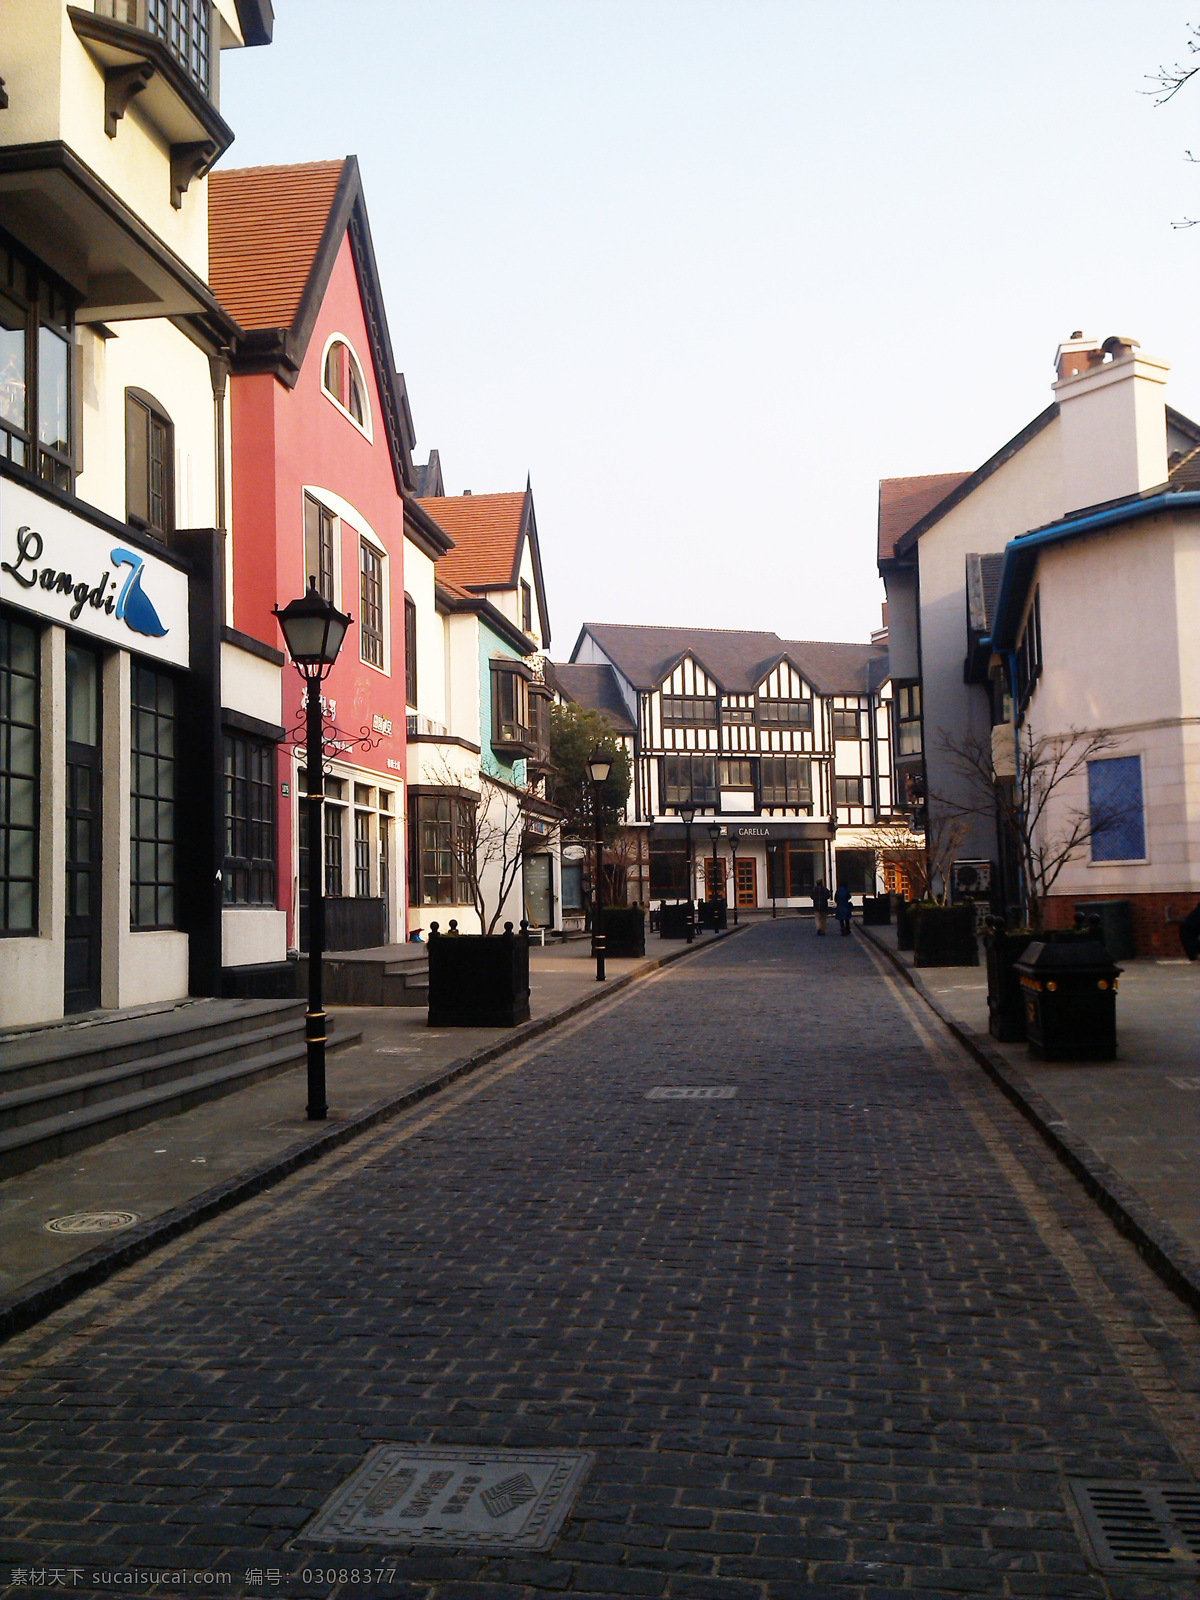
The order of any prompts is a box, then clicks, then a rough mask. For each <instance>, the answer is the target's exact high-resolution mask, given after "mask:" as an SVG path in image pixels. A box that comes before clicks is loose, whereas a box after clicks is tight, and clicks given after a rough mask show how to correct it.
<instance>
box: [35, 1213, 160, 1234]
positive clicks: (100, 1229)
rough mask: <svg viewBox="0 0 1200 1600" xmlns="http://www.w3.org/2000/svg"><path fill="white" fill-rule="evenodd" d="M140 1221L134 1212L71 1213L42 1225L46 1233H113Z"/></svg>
mask: <svg viewBox="0 0 1200 1600" xmlns="http://www.w3.org/2000/svg"><path fill="white" fill-rule="evenodd" d="M138 1221H140V1218H139V1217H138V1214H137V1212H136V1211H73V1212H71V1214H70V1216H67V1217H53V1218H51V1220H50V1221H49V1222H44V1223H43V1224H42V1226H43V1228H45V1230H46V1232H47V1233H113V1232H115V1231H116V1230H117V1229H118V1228H132V1227H133V1225H134V1223H135V1222H138Z"/></svg>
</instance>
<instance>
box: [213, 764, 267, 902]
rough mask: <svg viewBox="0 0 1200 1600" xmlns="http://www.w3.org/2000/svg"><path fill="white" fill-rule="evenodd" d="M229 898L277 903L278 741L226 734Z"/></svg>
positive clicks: (225, 879)
mask: <svg viewBox="0 0 1200 1600" xmlns="http://www.w3.org/2000/svg"><path fill="white" fill-rule="evenodd" d="M222 882H223V884H224V892H225V903H226V904H227V905H233V906H273V905H274V904H275V746H274V745H273V744H269V743H268V742H267V741H266V740H264V739H252V738H249V737H247V736H246V735H245V734H241V733H227V734H226V735H225V866H224V869H223V872H222Z"/></svg>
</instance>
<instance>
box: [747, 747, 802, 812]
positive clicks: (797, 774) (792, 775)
mask: <svg viewBox="0 0 1200 1600" xmlns="http://www.w3.org/2000/svg"><path fill="white" fill-rule="evenodd" d="M759 798H760V800H761V802H762V804H763V805H764V806H810V805H812V762H811V761H810V760H809V759H808V757H807V756H763V757H762V758H761V759H760V761H759Z"/></svg>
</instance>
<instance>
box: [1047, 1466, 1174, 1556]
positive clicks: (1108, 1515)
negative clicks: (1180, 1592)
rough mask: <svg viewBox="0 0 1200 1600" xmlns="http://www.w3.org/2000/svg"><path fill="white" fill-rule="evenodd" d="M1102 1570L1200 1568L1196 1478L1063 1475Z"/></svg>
mask: <svg viewBox="0 0 1200 1600" xmlns="http://www.w3.org/2000/svg"><path fill="white" fill-rule="evenodd" d="M1067 1487H1068V1488H1069V1489H1070V1491H1071V1494H1072V1496H1073V1497H1074V1500H1075V1504H1076V1506H1077V1507H1078V1509H1079V1515H1080V1518H1081V1519H1082V1521H1083V1526H1084V1529H1085V1530H1086V1532H1087V1536H1088V1540H1089V1541H1090V1543H1091V1546H1092V1553H1093V1556H1094V1558H1095V1562H1096V1565H1097V1566H1098V1567H1099V1568H1100V1570H1101V1571H1102V1572H1166V1573H1175V1572H1200V1484H1194V1483H1143V1482H1142V1481H1141V1480H1140V1479H1137V1478H1133V1479H1125V1480H1114V1479H1108V1478H1068V1479H1067Z"/></svg>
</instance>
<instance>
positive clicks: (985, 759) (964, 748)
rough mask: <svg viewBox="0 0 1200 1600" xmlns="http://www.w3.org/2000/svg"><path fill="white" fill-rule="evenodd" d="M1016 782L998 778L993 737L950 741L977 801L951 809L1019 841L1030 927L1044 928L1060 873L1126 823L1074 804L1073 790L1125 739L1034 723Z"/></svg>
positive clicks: (948, 747) (946, 745) (1021, 746)
mask: <svg viewBox="0 0 1200 1600" xmlns="http://www.w3.org/2000/svg"><path fill="white" fill-rule="evenodd" d="M1014 743H1015V766H1016V777H1015V780H1008V781H1005V780H1003V779H1001V780H999V781H998V780H997V778H996V775H995V769H994V766H993V756H992V741H991V739H990V737H988V736H986V735H971V736H969V737H967V738H964V739H959V740H955V739H951V738H949V737H946V736H943V738H942V739H941V741H940V745H941V749H942V751H943V752H944V753H945V754H946V755H947V756H949V757H950V760H951V762H952V764H953V765H954V767H955V768H956V769H957V771H958V772H959V773H960V774H961V775H962V776H963V777H964V778H966V780H967V782H968V784H969V786H970V789H971V792H972V795H973V800H972V801H971V802H970V803H968V804H966V805H965V806H964V805H961V804H957V803H956V802H950V801H945V800H943V801H942V804H943V805H945V806H950V807H951V812H953V809H955V808H956V809H957V810H958V811H959V812H962V811H967V812H971V813H974V814H975V815H979V816H988V817H997V818H998V819H999V822H1000V826H1001V827H1002V828H1003V830H1004V832H1005V834H1006V835H1007V837H1008V838H1009V839H1011V840H1012V841H1013V844H1014V846H1015V848H1016V853H1017V860H1018V864H1019V867H1020V873H1021V887H1022V892H1023V899H1024V901H1025V908H1026V915H1027V916H1028V919H1029V926H1030V927H1031V928H1032V929H1033V930H1034V932H1035V933H1037V932H1040V931H1041V928H1042V915H1043V910H1044V906H1045V901H1046V898H1047V896H1048V895H1049V893H1050V891H1051V889H1052V888H1053V887H1054V884H1055V882H1056V881H1057V879H1058V876H1059V874H1060V873H1061V872H1062V870H1063V868H1064V867H1065V866H1066V865H1067V862H1068V861H1071V860H1072V859H1073V858H1074V857H1075V856H1077V855H1078V854H1079V852H1080V851H1081V850H1082V849H1083V848H1084V847H1085V845H1087V844H1088V843H1089V841H1090V840H1091V839H1093V838H1094V837H1095V836H1096V834H1098V833H1102V832H1104V831H1105V830H1106V829H1108V828H1111V827H1113V826H1114V825H1116V824H1117V823H1119V822H1120V821H1122V820H1123V813H1121V812H1120V811H1119V810H1118V809H1116V808H1112V807H1107V808H1095V809H1093V808H1092V807H1091V806H1087V805H1085V806H1080V805H1077V804H1074V803H1073V802H1072V801H1071V799H1070V790H1071V789H1072V788H1076V787H1077V786H1078V784H1079V782H1080V780H1086V776H1087V765H1088V762H1089V761H1095V760H1096V759H1097V757H1099V756H1103V755H1104V754H1105V753H1106V752H1108V751H1110V750H1113V749H1115V748H1116V747H1117V745H1118V744H1119V743H1120V741H1119V740H1118V739H1117V738H1116V736H1115V735H1114V734H1112V733H1109V732H1108V731H1107V730H1105V729H1101V730H1099V731H1097V732H1093V733H1089V732H1087V731H1086V730H1084V729H1080V728H1069V729H1068V730H1067V732H1066V733H1044V734H1035V733H1034V732H1033V730H1032V729H1031V728H1030V726H1029V724H1028V723H1026V724H1025V725H1024V726H1023V727H1021V728H1020V729H1019V730H1018V731H1017V733H1016V735H1015V740H1014Z"/></svg>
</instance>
